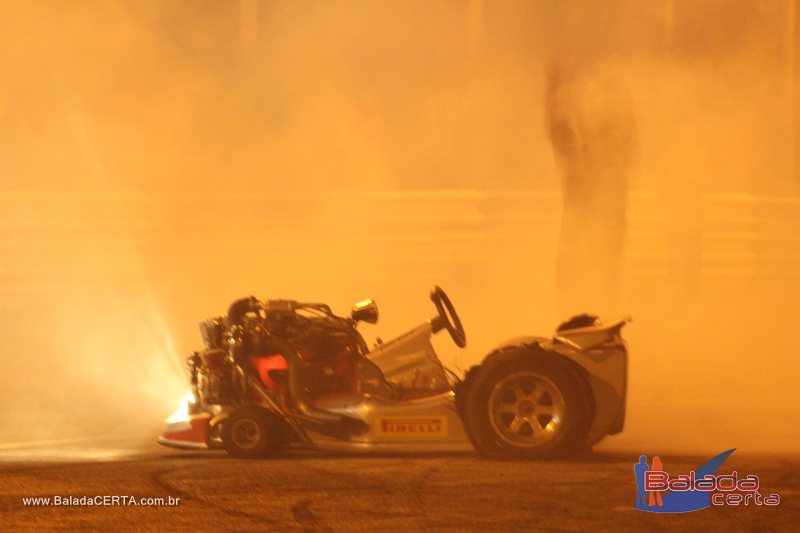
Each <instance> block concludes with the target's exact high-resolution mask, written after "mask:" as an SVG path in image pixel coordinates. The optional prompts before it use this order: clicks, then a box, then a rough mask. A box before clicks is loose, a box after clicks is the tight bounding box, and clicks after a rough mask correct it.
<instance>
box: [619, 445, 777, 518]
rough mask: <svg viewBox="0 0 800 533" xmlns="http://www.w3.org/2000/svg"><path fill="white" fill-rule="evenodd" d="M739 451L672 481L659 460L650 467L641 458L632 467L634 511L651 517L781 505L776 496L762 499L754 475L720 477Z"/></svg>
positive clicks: (723, 453) (676, 477)
mask: <svg viewBox="0 0 800 533" xmlns="http://www.w3.org/2000/svg"><path fill="white" fill-rule="evenodd" d="M735 450H736V448H733V449H730V450H727V451H724V452H722V453H721V454H719V455H717V456H716V457H712V458H711V459H709V460H708V461H706V462H705V463H703V464H702V465H700V466H699V467H698V468H697V469H696V470H694V471H692V472H689V473H688V474H683V475H678V476H675V477H670V475H669V474H668V473H667V472H666V471H665V470H664V467H663V465H662V464H661V459H660V458H659V457H657V456H656V457H653V460H652V463H651V464H649V465H648V464H647V456H646V455H642V456H641V457H639V462H638V463H636V464H634V465H633V471H634V474H635V475H636V505H634V509H638V510H640V511H649V512H651V513H688V512H690V511H699V510H700V509H705V508H707V507H711V506H712V505H717V506H723V505H757V506H762V505H770V506H774V505H778V504H780V503H781V498H780V496H779V495H777V494H769V495H767V496H762V495H761V492H760V488H761V483H760V481H759V479H758V476H756V475H754V474H747V475H739V473H738V472H737V471H735V470H734V471H732V472H731V473H730V474H723V475H717V470H719V468H720V467H721V466H722V463H724V462H725V460H726V459H727V458H728V457H730V455H731V454H732V453H733V452H734V451H735Z"/></svg>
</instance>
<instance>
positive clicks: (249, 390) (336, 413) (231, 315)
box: [158, 287, 627, 458]
mask: <svg viewBox="0 0 800 533" xmlns="http://www.w3.org/2000/svg"><path fill="white" fill-rule="evenodd" d="M431 300H432V301H433V303H434V305H435V306H436V310H437V314H436V316H434V317H433V318H430V319H428V320H426V321H425V322H423V323H422V324H420V325H418V326H417V327H415V328H413V329H411V330H410V331H408V332H406V333H404V334H403V335H400V336H399V337H397V338H396V339H394V340H392V341H389V342H386V343H381V342H380V341H378V343H377V344H376V346H375V347H374V348H373V349H372V350H369V349H368V348H367V345H366V343H365V342H364V339H363V338H362V336H361V335H360V334H359V332H358V331H357V329H356V326H357V325H358V323H359V322H368V323H375V322H376V321H377V320H378V309H377V306H376V305H375V303H374V302H372V301H371V300H365V301H362V302H360V303H358V304H356V305H355V307H353V309H352V313H351V315H350V317H340V316H336V315H334V314H333V312H332V311H331V309H330V308H329V307H328V306H327V305H325V304H318V303H300V302H296V301H290V300H274V301H268V302H261V301H259V300H257V299H255V298H253V297H250V298H244V299H241V300H237V301H236V302H234V303H233V305H231V307H230V309H229V310H228V313H227V314H226V315H224V316H219V317H216V318H212V319H209V320H206V321H204V322H202V323H201V324H200V326H201V332H202V335H203V339H204V341H205V349H204V350H203V351H201V352H195V353H194V354H193V355H192V356H191V357H190V358H189V359H188V366H189V373H190V376H191V391H190V392H189V393H187V398H186V400H185V403H184V405H183V406H182V408H179V409H178V411H176V413H175V414H174V415H173V416H172V417H170V418H169V419H167V421H166V423H165V425H164V428H163V431H162V433H161V435H160V436H159V438H158V441H159V442H160V443H161V444H164V445H167V446H173V447H177V448H200V449H217V448H224V449H225V450H226V451H227V452H228V453H229V454H230V455H232V456H234V457H259V456H267V455H270V454H273V453H275V452H277V451H278V450H280V449H287V448H300V449H318V450H340V451H341V450H350V451H383V452H387V451H396V452H408V451H435V450H439V451H457V450H464V449H469V448H471V447H474V448H475V449H476V450H478V452H480V453H481V454H484V455H487V456H492V457H515V458H538V457H550V456H555V455H565V454H570V453H575V452H578V451H580V450H585V449H588V448H589V447H591V446H592V445H593V444H595V443H596V442H598V441H599V440H600V439H601V438H603V437H604V436H605V435H609V434H614V433H618V432H620V431H621V430H622V425H623V420H624V417H625V395H626V380H627V376H626V374H627V351H626V348H625V343H624V341H623V339H622V336H621V329H622V326H623V325H624V324H625V322H626V321H627V319H620V320H616V321H611V322H607V323H604V322H602V321H600V320H598V319H597V318H596V317H593V316H589V315H580V316H577V317H574V318H573V319H571V320H569V321H567V322H564V323H563V324H561V326H559V328H558V330H557V331H556V333H555V334H554V335H553V336H552V337H549V338H545V337H534V336H531V337H522V338H518V339H513V340H511V341H508V342H505V343H503V344H502V345H501V346H499V347H498V348H497V349H495V350H494V351H492V352H491V353H490V354H489V355H488V356H487V357H486V358H485V359H484V360H483V362H481V363H480V364H479V365H477V366H474V367H472V368H471V369H470V370H469V371H468V372H467V373H466V375H465V376H464V377H463V379H460V378H459V377H458V376H456V375H455V374H454V373H453V372H450V371H448V370H446V369H445V368H444V367H443V366H442V364H441V362H440V361H439V359H438V357H437V355H436V353H435V352H434V350H433V346H432V345H431V342H430V341H431V336H432V335H433V334H435V333H437V332H440V331H442V330H447V332H448V333H449V334H450V336H451V337H452V339H453V341H454V342H455V343H456V345H458V346H459V347H462V348H463V347H464V346H465V345H466V336H465V334H464V328H463V327H462V325H461V321H460V320H459V317H458V314H457V313H456V311H455V309H454V307H453V304H452V303H451V302H450V299H449V298H448V297H447V295H446V294H445V293H444V291H443V290H442V289H440V288H439V287H434V289H433V291H432V292H431Z"/></svg>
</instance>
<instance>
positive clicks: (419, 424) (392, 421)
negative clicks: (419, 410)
mask: <svg viewBox="0 0 800 533" xmlns="http://www.w3.org/2000/svg"><path fill="white" fill-rule="evenodd" d="M377 433H378V435H391V436H393V437H395V436H396V437H442V436H446V435H447V417H446V416H433V417H422V416H420V417H416V416H387V417H378V423H377Z"/></svg>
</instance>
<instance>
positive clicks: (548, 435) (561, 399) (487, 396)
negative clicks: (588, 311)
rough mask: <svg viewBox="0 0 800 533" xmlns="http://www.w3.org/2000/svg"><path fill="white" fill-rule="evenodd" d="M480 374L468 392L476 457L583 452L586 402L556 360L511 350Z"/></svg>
mask: <svg viewBox="0 0 800 533" xmlns="http://www.w3.org/2000/svg"><path fill="white" fill-rule="evenodd" d="M478 370H479V373H478V375H477V376H476V379H475V381H474V382H473V383H471V384H470V386H469V388H468V390H467V391H466V393H467V398H466V418H467V421H466V422H467V424H468V425H469V433H470V436H471V438H472V441H473V444H474V445H475V448H476V449H477V450H478V451H479V452H480V453H482V454H484V455H488V456H491V457H508V458H531V459H532V458H543V457H552V456H557V455H566V454H569V453H574V452H576V451H578V450H579V449H581V448H582V447H583V445H584V442H585V441H586V436H587V433H588V429H589V425H590V410H589V406H588V401H587V399H586V395H585V394H584V392H583V390H582V389H581V386H580V383H579V382H578V378H577V376H575V375H574V373H573V372H572V371H571V369H570V368H568V367H567V366H566V365H565V364H564V363H563V362H561V361H559V360H558V359H557V358H556V357H555V356H552V355H548V354H546V353H533V352H531V351H530V350H515V351H512V352H510V353H499V354H496V356H495V357H494V358H493V359H491V360H487V361H486V363H484V367H483V368H479V369H478Z"/></svg>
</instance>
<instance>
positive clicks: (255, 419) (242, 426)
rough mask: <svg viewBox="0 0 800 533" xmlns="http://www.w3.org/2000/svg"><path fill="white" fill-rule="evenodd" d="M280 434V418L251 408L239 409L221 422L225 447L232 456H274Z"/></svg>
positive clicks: (265, 411) (247, 457)
mask: <svg viewBox="0 0 800 533" xmlns="http://www.w3.org/2000/svg"><path fill="white" fill-rule="evenodd" d="M281 434H282V431H281V424H280V420H279V419H278V417H276V416H275V415H274V414H272V413H270V412H269V411H267V410H265V409H262V408H259V407H255V406H252V405H246V406H243V407H240V408H238V409H237V410H236V411H234V412H233V413H232V414H231V416H230V417H228V418H227V419H226V420H225V421H224V422H222V445H223V447H224V448H225V451H227V452H228V453H229V454H230V455H231V456H233V457H240V458H246V459H251V458H255V457H265V456H268V455H271V454H273V453H274V452H275V451H277V450H278V448H279V447H280V445H281V442H282V437H281Z"/></svg>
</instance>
